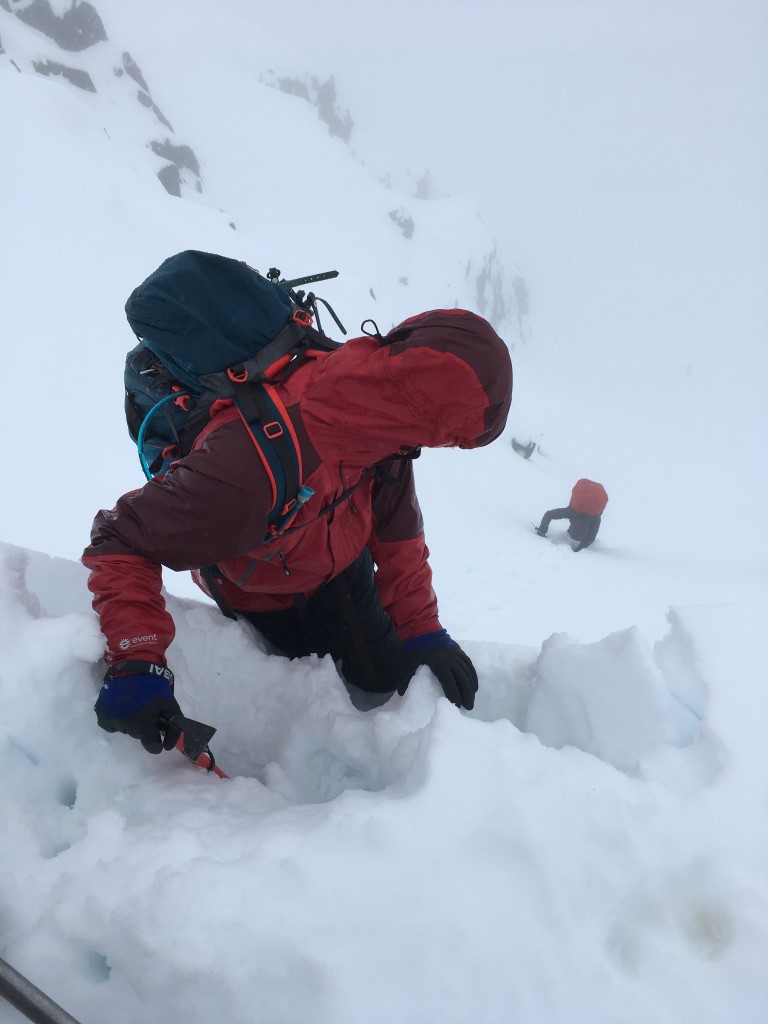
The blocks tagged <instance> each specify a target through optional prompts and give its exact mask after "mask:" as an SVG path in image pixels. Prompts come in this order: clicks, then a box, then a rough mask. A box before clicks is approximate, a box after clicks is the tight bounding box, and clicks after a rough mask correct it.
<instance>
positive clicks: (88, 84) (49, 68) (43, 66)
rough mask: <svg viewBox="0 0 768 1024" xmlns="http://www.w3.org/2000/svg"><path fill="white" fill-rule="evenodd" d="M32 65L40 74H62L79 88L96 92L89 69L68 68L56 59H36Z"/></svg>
mask: <svg viewBox="0 0 768 1024" xmlns="http://www.w3.org/2000/svg"><path fill="white" fill-rule="evenodd" d="M32 66H33V68H34V69H35V71H36V72H37V73H38V75H61V77H62V78H66V80H67V81H68V82H71V83H72V85H76V86H77V87H78V89H85V91H86V92H96V86H95V85H94V84H93V79H92V78H91V76H90V75H89V74H88V72H87V71H83V70H81V69H80V68H68V67H66V65H64V64H58V63H57V62H56V61H55V60H35V61H33V62H32Z"/></svg>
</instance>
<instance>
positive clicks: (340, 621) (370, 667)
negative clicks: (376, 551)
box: [236, 548, 402, 711]
mask: <svg viewBox="0 0 768 1024" xmlns="http://www.w3.org/2000/svg"><path fill="white" fill-rule="evenodd" d="M236 615H237V617H238V618H243V619H247V620H248V621H249V622H250V623H252V624H253V625H254V626H255V627H256V629H257V630H258V631H259V633H261V635H262V636H263V637H264V639H265V640H266V641H267V644H268V645H269V648H270V650H271V652H272V653H274V654H278V655H282V656H283V657H287V658H303V657H306V656H307V655H309V654H317V655H319V656H320V657H323V656H325V655H326V654H330V655H331V657H332V658H333V660H334V661H335V662H336V666H337V669H338V670H339V674H340V675H341V678H342V680H343V681H344V684H345V686H346V687H347V690H348V692H349V696H350V699H351V701H352V703H353V704H354V705H355V707H356V708H358V709H359V710H361V711H368V710H370V709H371V708H374V707H379V706H380V705H382V704H385V703H386V702H387V701H388V700H389V698H390V697H391V696H392V694H393V693H394V692H395V689H396V686H397V673H398V670H399V666H400V655H401V648H402V645H401V642H400V639H399V637H398V635H397V633H396V632H395V629H394V626H393V625H392V620H391V619H390V617H389V615H388V614H387V612H386V611H385V610H384V609H383V608H382V606H381V599H380V597H379V592H378V590H377V588H376V580H375V576H374V566H373V559H372V558H371V554H370V552H369V551H368V549H367V548H366V550H365V551H363V553H362V554H361V555H359V556H358V558H356V559H355V561H354V562H353V563H352V564H351V565H350V566H348V567H347V568H346V569H345V570H344V572H342V573H340V574H339V575H338V576H336V577H335V578H334V579H332V580H331V581H330V582H329V583H326V584H325V586H322V587H320V589H319V590H317V591H316V592H315V593H314V594H313V595H312V596H311V597H309V598H305V597H304V595H303V594H296V595H295V596H294V607H293V608H288V609H286V610H285V611H280V612H241V611H236Z"/></svg>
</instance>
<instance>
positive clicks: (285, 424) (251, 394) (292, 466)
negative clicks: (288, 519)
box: [233, 383, 303, 528]
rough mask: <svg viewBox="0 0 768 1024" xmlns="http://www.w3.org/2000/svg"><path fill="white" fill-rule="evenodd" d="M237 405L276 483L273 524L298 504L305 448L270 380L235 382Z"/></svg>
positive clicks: (270, 517)
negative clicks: (301, 446) (250, 382)
mask: <svg viewBox="0 0 768 1024" xmlns="http://www.w3.org/2000/svg"><path fill="white" fill-rule="evenodd" d="M233 390H234V401H235V408H236V409H237V411H238V412H239V413H240V417H241V419H242V420H243V423H244V424H245V426H246V427H247V428H248V433H249V434H250V436H251V440H252V441H253V443H254V445H255V446H256V450H257V451H258V453H259V457H260V458H261V461H262V463H263V465H264V468H265V470H266V471H267V476H268V477H269V482H270V484H271V487H272V511H271V513H270V516H269V521H270V528H272V527H274V526H275V524H276V523H278V522H279V521H280V520H281V519H282V517H283V516H285V515H287V514H288V513H289V512H290V511H291V510H292V508H293V507H294V505H295V502H296V499H297V496H298V494H299V491H300V489H301V485H302V482H303V481H302V477H303V465H302V459H301V450H300V447H299V441H298V438H297V437H296V433H295V431H294V429H293V425H292V423H291V419H290V416H289V415H288V412H287V410H286V408H285V406H284V405H283V403H282V401H281V400H280V398H279V397H278V395H277V393H276V391H275V389H274V387H272V386H271V385H269V384H264V383H261V384H248V383H242V384H234V386H233Z"/></svg>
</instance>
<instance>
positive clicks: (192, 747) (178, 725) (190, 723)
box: [166, 714, 216, 761]
mask: <svg viewBox="0 0 768 1024" xmlns="http://www.w3.org/2000/svg"><path fill="white" fill-rule="evenodd" d="M166 721H167V722H168V725H172V726H173V727H174V729H179V730H180V732H181V739H182V742H181V744H180V746H181V749H182V751H183V752H184V753H185V754H186V756H187V757H188V758H189V759H190V761H197V760H198V759H199V757H200V755H201V754H203V753H204V752H205V750H206V748H207V746H208V744H209V743H210V742H211V739H212V738H213V734H214V733H215V732H216V730H215V728H214V727H213V726H212V725H206V724H205V723H204V722H196V721H195V720H194V719H193V718H187V717H186V716H185V715H182V714H178V715H172V716H171V717H170V718H168V719H166Z"/></svg>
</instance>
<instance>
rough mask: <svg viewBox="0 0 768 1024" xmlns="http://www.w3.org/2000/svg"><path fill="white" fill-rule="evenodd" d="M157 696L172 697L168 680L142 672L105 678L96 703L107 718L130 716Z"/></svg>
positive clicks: (170, 698) (137, 712)
mask: <svg viewBox="0 0 768 1024" xmlns="http://www.w3.org/2000/svg"><path fill="white" fill-rule="evenodd" d="M158 698H166V699H167V700H173V699H174V698H173V690H172V689H171V687H170V685H169V683H168V680H167V679H163V678H161V677H160V676H152V675H149V673H143V672H142V673H136V674H135V675H128V676H117V677H115V678H112V679H105V681H104V684H103V685H102V687H101V690H100V691H99V698H98V701H97V704H98V707H99V710H100V711H101V713H102V714H103V715H106V716H107V717H109V718H130V717H132V716H133V715H137V714H139V713H140V712H141V711H142V710H143V709H144V708H145V707H146V706H147V705H148V704H150V703H151V702H152V701H154V700H157V699H158Z"/></svg>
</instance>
